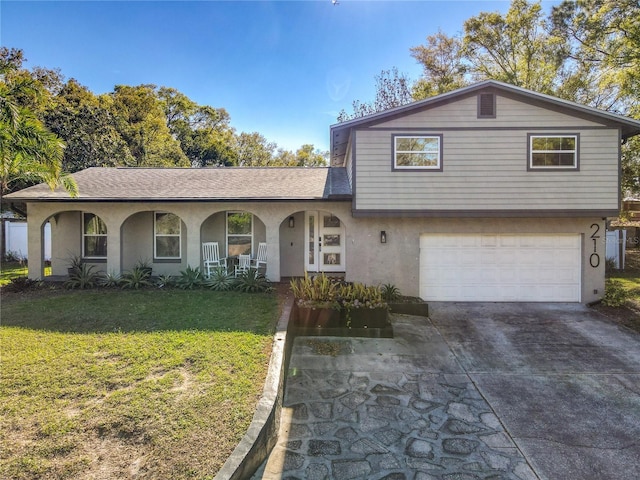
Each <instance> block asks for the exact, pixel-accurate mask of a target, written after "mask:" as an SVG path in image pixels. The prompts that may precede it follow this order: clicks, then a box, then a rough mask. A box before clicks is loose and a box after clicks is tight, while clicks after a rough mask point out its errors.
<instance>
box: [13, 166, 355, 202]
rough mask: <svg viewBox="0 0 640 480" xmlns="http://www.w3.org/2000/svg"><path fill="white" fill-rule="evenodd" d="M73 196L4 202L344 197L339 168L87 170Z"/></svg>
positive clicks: (29, 196)
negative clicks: (75, 196) (76, 192)
mask: <svg viewBox="0 0 640 480" xmlns="http://www.w3.org/2000/svg"><path fill="white" fill-rule="evenodd" d="M73 178H74V179H75V180H76V182H77V183H78V190H79V196H78V197H77V199H70V198H69V195H68V193H66V192H65V191H64V190H63V189H61V188H58V189H56V190H55V191H51V189H49V187H48V186H47V185H45V184H40V185H36V186H33V187H29V188H25V189H24V190H20V191H18V192H14V193H12V194H9V195H7V196H6V198H7V200H10V201H46V200H54V201H55V200H72V201H74V200H75V201H78V200H80V201H88V200H89V201H114V200H129V201H144V200H178V201H189V200H203V201H211V200H220V201H225V200H227V201H229V200H313V199H318V200H321V199H346V198H350V197H351V189H350V187H349V182H348V180H347V174H346V171H345V169H344V168H284V167H283V168H278V167H275V168H274V167H268V168H267V167H265V168H100V167H93V168H87V169H86V170H82V171H80V172H77V173H74V174H73Z"/></svg>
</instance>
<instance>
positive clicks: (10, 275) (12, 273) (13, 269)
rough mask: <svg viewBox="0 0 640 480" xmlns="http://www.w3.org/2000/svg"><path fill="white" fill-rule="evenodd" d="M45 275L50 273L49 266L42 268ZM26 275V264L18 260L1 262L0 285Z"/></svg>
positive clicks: (2, 285)
mask: <svg viewBox="0 0 640 480" xmlns="http://www.w3.org/2000/svg"><path fill="white" fill-rule="evenodd" d="M44 274H45V275H51V267H45V268H44ZM26 276H27V265H26V264H25V263H20V262H2V266H1V267H0V287H4V286H5V285H7V284H9V283H11V280H13V279H14V278H18V277H26Z"/></svg>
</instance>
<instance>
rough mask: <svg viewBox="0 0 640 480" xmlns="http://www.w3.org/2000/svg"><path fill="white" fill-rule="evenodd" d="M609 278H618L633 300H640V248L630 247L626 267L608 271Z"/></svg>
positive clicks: (627, 252)
mask: <svg viewBox="0 0 640 480" xmlns="http://www.w3.org/2000/svg"><path fill="white" fill-rule="evenodd" d="M607 278H612V279H616V280H617V281H618V282H619V283H620V284H621V285H622V286H623V287H624V288H625V290H627V292H628V293H629V296H630V300H631V301H632V302H640V250H637V249H632V250H631V249H628V250H627V251H626V255H625V269H624V270H613V271H611V272H608V273H607Z"/></svg>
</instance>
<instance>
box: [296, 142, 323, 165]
mask: <svg viewBox="0 0 640 480" xmlns="http://www.w3.org/2000/svg"><path fill="white" fill-rule="evenodd" d="M328 159H329V152H323V151H321V150H319V149H317V148H315V147H314V146H313V145H310V144H304V145H302V146H301V147H300V148H299V149H298V150H296V166H298V167H323V166H326V165H327V161H328Z"/></svg>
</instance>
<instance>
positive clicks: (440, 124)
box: [7, 81, 640, 303]
mask: <svg viewBox="0 0 640 480" xmlns="http://www.w3.org/2000/svg"><path fill="white" fill-rule="evenodd" d="M639 133H640V121H638V120H634V119H631V118H627V117H623V116H620V115H616V114H612V113H608V112H604V111H601V110H597V109H594V108H591V107H586V106H583V105H579V104H576V103H572V102H568V101H565V100H561V99H558V98H555V97H551V96H548V95H542V94H539V93H536V92H532V91H529V90H525V89H522V88H519V87H515V86H512V85H508V84H504V83H500V82H496V81H485V82H480V83H477V84H474V85H471V86H468V87H465V88H462V89H459V90H456V91H453V92H449V93H446V94H442V95H438V96H435V97H432V98H429V99H426V100H422V101H418V102H414V103H411V104H409V105H405V106H402V107H398V108H395V109H392V110H388V111H385V112H381V113H376V114H373V115H369V116H366V117H362V118H358V119H355V120H351V121H347V122H344V123H340V124H337V125H334V126H332V127H331V128H330V135H331V147H330V148H331V151H330V154H331V160H330V162H331V163H330V167H328V168H207V169H146V168H140V169H132V168H90V169H87V170H84V171H81V172H78V173H76V174H74V177H75V179H76V181H77V183H78V186H79V190H80V195H79V197H77V198H69V196H68V194H66V193H65V192H64V191H58V190H56V191H53V192H52V191H50V190H49V189H48V188H47V187H46V186H45V185H38V186H35V187H30V188H27V189H24V190H22V191H19V192H16V193H13V194H10V195H8V196H7V200H10V201H11V202H12V203H13V204H14V206H15V207H16V208H19V209H20V208H23V209H26V212H27V214H28V223H29V276H30V277H31V278H39V277H42V275H43V260H42V251H43V234H42V232H43V228H44V225H45V224H47V223H49V224H50V225H51V237H52V273H53V274H54V275H64V274H65V273H66V267H67V265H66V264H67V262H68V258H69V257H70V256H81V257H82V258H83V259H84V261H85V262H89V263H92V264H94V265H96V266H97V267H98V268H99V269H101V270H103V271H106V272H115V273H120V272H123V271H126V270H128V269H130V268H132V267H133V266H134V264H135V263H136V262H137V261H139V260H140V259H145V260H148V261H149V262H150V263H152V265H153V271H154V274H178V273H179V272H180V271H181V270H184V269H185V268H186V267H187V265H190V266H192V267H197V266H202V265H203V263H202V262H203V259H202V248H201V245H202V243H205V242H217V243H218V245H220V249H221V256H224V257H228V258H234V257H235V256H236V255H239V254H243V253H244V254H247V253H248V254H255V253H256V251H257V247H258V244H259V243H266V244H267V267H266V275H267V277H268V278H270V279H271V280H274V281H278V280H280V279H281V278H282V277H291V276H300V275H303V274H304V273H305V272H330V273H335V274H342V275H344V276H345V278H346V280H348V281H361V282H365V283H368V284H386V283H390V284H395V285H396V286H397V287H398V288H399V289H400V290H401V292H402V293H403V294H406V295H415V296H420V297H422V298H423V299H425V300H432V301H561V302H585V303H586V302H591V301H594V300H597V299H599V298H601V297H602V295H603V292H604V266H605V257H604V255H605V223H606V219H607V217H614V216H617V214H618V211H619V208H620V203H621V198H620V195H621V193H620V145H621V143H623V142H624V141H626V139H627V138H629V137H631V136H633V135H637V134H639Z"/></svg>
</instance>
